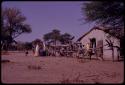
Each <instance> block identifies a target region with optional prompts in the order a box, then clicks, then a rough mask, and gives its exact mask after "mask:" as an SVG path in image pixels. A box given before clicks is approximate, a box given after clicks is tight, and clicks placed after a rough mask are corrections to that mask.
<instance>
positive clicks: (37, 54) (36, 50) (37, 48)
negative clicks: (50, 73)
mask: <svg viewBox="0 0 125 85" xmlns="http://www.w3.org/2000/svg"><path fill="white" fill-rule="evenodd" d="M34 56H39V45H38V44H37V45H36V48H35V53H34Z"/></svg>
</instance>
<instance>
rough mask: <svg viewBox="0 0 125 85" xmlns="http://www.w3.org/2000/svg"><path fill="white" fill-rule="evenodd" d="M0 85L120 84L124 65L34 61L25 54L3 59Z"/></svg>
mask: <svg viewBox="0 0 125 85" xmlns="http://www.w3.org/2000/svg"><path fill="white" fill-rule="evenodd" d="M1 58H2V60H5V59H8V60H10V62H4V63H3V62H2V63H1V80H2V83H43V84H45V83H83V84H86V83H106V84H107V83H123V82H124V62H123V61H121V62H112V61H100V60H89V59H76V58H67V57H52V56H47V57H34V56H32V54H31V53H30V55H28V56H25V54H24V53H13V54H10V55H2V56H1Z"/></svg>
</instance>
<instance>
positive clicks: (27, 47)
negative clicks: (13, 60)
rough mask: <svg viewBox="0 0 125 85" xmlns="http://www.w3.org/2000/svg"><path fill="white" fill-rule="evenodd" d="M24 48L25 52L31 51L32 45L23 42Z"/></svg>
mask: <svg viewBox="0 0 125 85" xmlns="http://www.w3.org/2000/svg"><path fill="white" fill-rule="evenodd" d="M24 48H25V50H31V49H32V43H31V42H25V43H24Z"/></svg>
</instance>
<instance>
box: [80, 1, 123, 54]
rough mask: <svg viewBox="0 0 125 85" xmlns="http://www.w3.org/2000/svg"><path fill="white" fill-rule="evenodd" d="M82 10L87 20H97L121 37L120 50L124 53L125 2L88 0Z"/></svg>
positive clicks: (113, 33) (98, 23) (115, 35)
mask: <svg viewBox="0 0 125 85" xmlns="http://www.w3.org/2000/svg"><path fill="white" fill-rule="evenodd" d="M81 10H82V13H83V15H85V21H86V22H95V23H96V24H97V25H99V26H103V27H104V28H108V29H106V30H108V33H110V34H111V35H112V36H114V37H117V38H119V39H120V43H121V46H120V48H121V49H120V50H121V52H122V53H123V47H124V46H123V41H124V13H123V12H124V3H123V2H120V1H119V2H116V1H111V2H109V1H103V2H100V1H96V2H95V1H94V2H87V3H83V6H82V8H81ZM122 53H121V54H122ZM122 55H123V54H122Z"/></svg>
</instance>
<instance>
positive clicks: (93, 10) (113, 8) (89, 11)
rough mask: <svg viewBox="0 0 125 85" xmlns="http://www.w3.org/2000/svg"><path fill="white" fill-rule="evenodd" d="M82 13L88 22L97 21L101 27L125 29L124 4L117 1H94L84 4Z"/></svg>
mask: <svg viewBox="0 0 125 85" xmlns="http://www.w3.org/2000/svg"><path fill="white" fill-rule="evenodd" d="M81 9H82V13H84V14H85V16H86V18H85V20H86V21H87V22H93V21H95V22H96V23H97V24H99V25H108V26H111V27H123V26H124V21H123V12H124V3H123V2H116V1H111V2H109V1H102V2H100V1H94V2H88V3H83V6H82V8H81Z"/></svg>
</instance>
